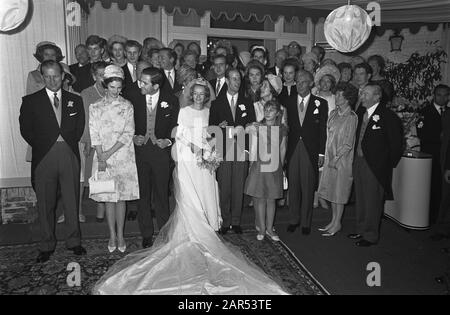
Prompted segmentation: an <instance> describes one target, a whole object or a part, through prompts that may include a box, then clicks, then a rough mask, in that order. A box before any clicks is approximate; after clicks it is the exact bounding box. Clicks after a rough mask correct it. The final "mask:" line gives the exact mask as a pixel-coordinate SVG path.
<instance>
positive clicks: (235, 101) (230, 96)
mask: <svg viewBox="0 0 450 315" xmlns="http://www.w3.org/2000/svg"><path fill="white" fill-rule="evenodd" d="M231 98H233V100H234V107H236V106H237V98H238V94H237V93H236V94H234V95H231V94H230V93H228V92H227V99H228V103H229V104H230V108H231Z"/></svg>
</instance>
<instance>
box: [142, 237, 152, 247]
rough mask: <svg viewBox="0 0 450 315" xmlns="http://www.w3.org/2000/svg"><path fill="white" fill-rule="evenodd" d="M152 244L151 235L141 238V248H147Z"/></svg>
mask: <svg viewBox="0 0 450 315" xmlns="http://www.w3.org/2000/svg"><path fill="white" fill-rule="evenodd" d="M152 246H153V240H152V238H151V237H149V238H147V237H146V238H144V239H143V240H142V248H149V247H152Z"/></svg>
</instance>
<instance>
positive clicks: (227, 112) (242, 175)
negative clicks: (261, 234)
mask: <svg viewBox="0 0 450 315" xmlns="http://www.w3.org/2000/svg"><path fill="white" fill-rule="evenodd" d="M239 105H244V107H245V109H244V107H243V106H239ZM255 120H256V117H255V109H254V107H253V104H252V103H251V102H250V100H248V99H246V98H245V97H244V96H243V95H242V94H239V95H238V98H237V102H236V113H235V119H233V114H232V112H231V108H230V103H229V102H228V99H227V93H224V94H222V93H220V94H219V97H218V98H217V99H216V100H215V101H213V102H212V104H211V109H210V114H209V125H210V126H218V125H219V124H220V123H221V122H223V121H227V123H228V126H230V127H237V126H242V127H244V128H245V126H247V125H248V124H250V123H252V122H254V121H255ZM222 137H223V147H222V148H223V156H224V161H223V162H222V163H221V165H220V167H219V168H218V169H217V181H218V184H219V194H220V209H221V211H222V219H223V223H222V227H224V228H227V227H229V226H230V225H240V224H241V214H242V201H243V197H244V184H245V179H246V177H247V172H248V163H247V161H245V155H243V154H242V153H243V150H244V149H245V148H244V147H242V146H239V143H238V141H235V139H234V137H233V138H230V137H229V132H228V130H227V128H223V129H222ZM245 139H246V140H245V147H247V148H248V137H245ZM231 148H234V152H235V154H232V153H233V152H232V150H230V149H231ZM227 149H228V150H227ZM240 153H241V154H240Z"/></svg>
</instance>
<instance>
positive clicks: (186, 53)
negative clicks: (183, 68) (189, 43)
mask: <svg viewBox="0 0 450 315" xmlns="http://www.w3.org/2000/svg"><path fill="white" fill-rule="evenodd" d="M187 56H195V60H197V62H198V57H199V56H198V55H197V53H196V52H195V51H193V50H190V49H186V50H185V51H183V54H182V55H181V63H183V62H184V58H186V57H187Z"/></svg>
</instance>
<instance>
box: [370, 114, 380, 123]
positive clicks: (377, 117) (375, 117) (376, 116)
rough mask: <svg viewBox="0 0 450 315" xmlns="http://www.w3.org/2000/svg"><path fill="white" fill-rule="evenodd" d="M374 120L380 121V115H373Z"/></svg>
mask: <svg viewBox="0 0 450 315" xmlns="http://www.w3.org/2000/svg"><path fill="white" fill-rule="evenodd" d="M372 120H373V121H374V122H378V121H379V120H380V116H378V115H373V116H372Z"/></svg>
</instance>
